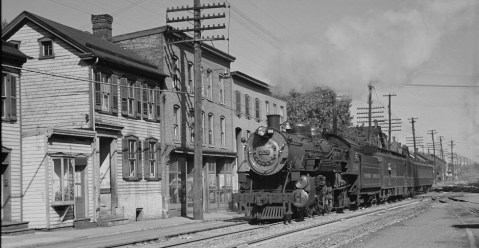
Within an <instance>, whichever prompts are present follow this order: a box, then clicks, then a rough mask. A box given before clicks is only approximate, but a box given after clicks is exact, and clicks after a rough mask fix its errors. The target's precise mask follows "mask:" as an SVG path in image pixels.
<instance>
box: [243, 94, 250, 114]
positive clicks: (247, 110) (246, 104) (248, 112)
mask: <svg viewBox="0 0 479 248" xmlns="http://www.w3.org/2000/svg"><path fill="white" fill-rule="evenodd" d="M249 99H250V97H249V95H247V94H246V95H244V108H245V111H244V112H245V115H246V118H249V117H250V111H249V108H250V103H249Z"/></svg>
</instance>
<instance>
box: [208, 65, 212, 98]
mask: <svg viewBox="0 0 479 248" xmlns="http://www.w3.org/2000/svg"><path fill="white" fill-rule="evenodd" d="M208 98H209V99H210V100H213V72H212V71H209V72H208Z"/></svg>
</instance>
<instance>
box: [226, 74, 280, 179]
mask: <svg viewBox="0 0 479 248" xmlns="http://www.w3.org/2000/svg"><path fill="white" fill-rule="evenodd" d="M231 80H232V83H233V101H234V103H233V108H234V113H235V114H234V117H233V123H234V132H235V149H236V150H235V151H236V152H237V164H238V168H239V169H240V170H248V168H243V166H247V165H246V164H244V161H245V153H244V143H243V142H242V139H243V140H244V139H248V138H249V135H250V134H251V133H252V132H255V131H256V129H257V128H258V127H260V126H267V123H266V116H267V115H270V114H271V115H272V114H275V115H280V123H283V122H284V121H286V119H287V113H286V102H285V101H283V100H281V99H278V98H277V97H274V96H273V95H272V93H271V86H270V85H268V84H267V83H265V82H262V81H260V80H258V79H256V78H253V77H251V76H249V75H247V74H245V73H243V72H240V71H233V72H231Z"/></svg>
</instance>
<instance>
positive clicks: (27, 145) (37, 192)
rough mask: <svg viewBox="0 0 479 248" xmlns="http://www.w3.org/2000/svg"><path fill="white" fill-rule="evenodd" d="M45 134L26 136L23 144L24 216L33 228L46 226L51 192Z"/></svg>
mask: <svg viewBox="0 0 479 248" xmlns="http://www.w3.org/2000/svg"><path fill="white" fill-rule="evenodd" d="M45 145H46V138H45V136H44V135H36V136H29V137H24V138H23V140H22V146H23V191H24V193H23V194H24V199H23V216H24V220H26V221H29V222H30V223H29V226H30V227H32V228H46V221H47V220H46V204H47V200H48V199H49V192H48V191H47V190H46V188H45V180H46V177H45V175H46V171H45V169H46V165H47V163H48V161H47V154H46V153H45V151H46V147H45Z"/></svg>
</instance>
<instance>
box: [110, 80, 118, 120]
mask: <svg viewBox="0 0 479 248" xmlns="http://www.w3.org/2000/svg"><path fill="white" fill-rule="evenodd" d="M111 99H112V103H111V106H112V108H111V112H112V113H113V114H117V113H118V76H116V75H112V76H111Z"/></svg>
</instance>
